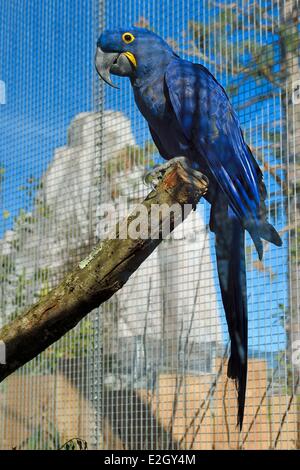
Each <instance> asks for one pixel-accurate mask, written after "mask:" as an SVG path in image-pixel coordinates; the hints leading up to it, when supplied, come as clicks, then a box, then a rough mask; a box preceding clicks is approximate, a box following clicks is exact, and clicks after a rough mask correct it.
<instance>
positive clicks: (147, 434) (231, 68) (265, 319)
mask: <svg viewBox="0 0 300 470" xmlns="http://www.w3.org/2000/svg"><path fill="white" fill-rule="evenodd" d="M0 17H1V23H2V24H3V25H4V27H3V28H2V29H1V31H0V53H1V68H0V126H1V127H0V128H1V133H0V151H1V152H0V185H1V187H0V194H1V223H0V238H1V240H0V260H1V274H0V276H1V295H0V305H1V310H0V326H2V325H4V324H6V323H8V322H9V321H10V320H13V319H14V318H16V316H17V315H19V314H20V313H21V312H22V311H24V309H25V308H26V307H27V306H29V305H31V304H32V303H34V302H36V301H37V300H39V299H40V298H41V297H42V296H44V295H45V294H46V293H48V292H49V291H50V289H51V288H53V287H54V286H55V285H57V283H58V282H59V281H60V280H61V279H62V278H63V276H64V274H65V273H66V272H68V271H70V270H71V269H72V267H74V266H76V264H78V262H79V261H80V260H81V259H83V258H84V257H85V256H86V255H87V254H88V253H89V252H90V251H91V249H92V247H93V246H94V245H95V244H96V243H97V242H98V241H99V240H100V239H101V237H103V220H104V218H105V217H104V215H105V213H104V211H103V208H105V207H106V208H107V207H108V205H109V207H111V208H113V209H114V211H115V213H116V214H118V215H119V216H121V217H122V216H124V215H125V214H126V213H127V212H128V211H130V209H132V208H133V207H134V206H135V205H136V204H137V203H138V202H140V201H141V200H143V198H144V197H145V196H146V195H147V194H148V193H149V191H150V189H149V187H147V186H146V185H145V183H144V178H143V177H144V174H145V171H146V170H149V169H151V168H152V167H153V166H154V165H156V164H157V163H160V162H162V159H161V157H160V156H159V154H158V151H157V149H156V147H155V146H154V144H153V141H152V139H151V136H150V133H149V131H148V127H147V123H146V122H145V121H144V119H143V118H142V117H141V115H140V114H139V112H138V110H137V108H136V105H135V103H134V98H133V94H132V91H131V86H130V82H129V80H127V79H124V78H118V77H114V81H115V83H116V84H118V85H119V87H120V90H115V89H112V88H109V87H105V88H104V87H103V85H102V84H101V83H100V81H99V78H98V76H97V74H96V72H95V70H94V53H95V47H96V42H97V38H98V36H99V34H100V32H101V31H102V30H103V29H115V28H118V27H131V26H132V25H136V26H141V27H146V28H148V29H151V30H153V31H155V32H156V33H158V34H160V35H161V36H162V37H163V38H165V39H166V40H167V41H168V43H169V44H170V45H171V46H172V48H173V49H174V50H176V52H177V53H178V54H179V55H180V56H181V57H183V58H186V59H188V60H191V61H194V62H199V63H202V64H203V65H205V66H206V67H208V68H209V70H210V71H211V72H212V73H213V74H214V75H215V76H216V77H217V79H218V80H219V81H220V83H222V85H223V86H224V87H225V88H226V90H227V92H228V94H229V96H230V99H231V101H232V103H233V105H234V108H235V110H236V111H237V113H238V116H239V119H240V122H241V125H242V128H243V131H244V135H245V139H246V141H247V143H248V144H249V146H250V147H251V149H252V151H253V153H254V154H255V156H256V158H257V160H258V162H259V164H260V166H261V168H262V170H263V171H264V180H265V183H266V186H267V190H268V194H269V198H268V211H269V219H270V220H271V221H272V223H273V224H274V226H275V227H276V228H277V229H278V231H279V232H280V234H281V236H282V238H283V247H282V248H278V247H275V246H273V245H270V244H267V243H266V244H265V246H264V250H265V255H264V259H263V261H259V260H258V258H257V255H256V253H255V250H254V248H253V244H252V242H251V241H250V239H249V238H246V246H247V250H246V257H247V284H248V305H249V374H248V388H247V398H246V408H245V419H244V426H243V431H242V433H239V432H238V429H237V428H236V414H237V405H236V390H235V385H234V383H232V381H231V380H229V379H228V378H227V376H226V368H227V359H228V352H229V340H228V333H227V326H226V321H225V315H224V312H223V307H222V302H221V296H220V291H219V285H218V279H217V274H216V261H215V251H214V235H213V234H212V233H211V232H210V230H209V207H208V205H207V204H206V203H205V202H203V201H202V200H201V201H200V203H199V204H198V207H197V210H196V211H194V212H192V214H191V215H190V216H189V217H188V218H187V220H186V221H185V222H183V224H182V225H180V226H179V227H177V228H176V229H175V231H174V233H173V234H172V235H171V236H170V237H168V238H167V239H166V240H164V241H163V242H162V243H161V244H160V245H159V247H158V248H157V249H156V250H155V251H154V252H153V254H152V255H150V256H149V257H148V259H147V260H146V261H145V262H144V263H143V264H142V265H141V267H140V268H139V269H138V270H137V272H136V273H135V274H134V275H133V276H132V277H131V278H130V280H129V281H128V282H127V284H126V285H125V286H124V287H123V288H122V289H121V290H120V291H119V292H118V293H116V294H115V295H114V296H113V297H112V299H111V300H109V301H108V302H106V303H105V304H103V305H102V306H101V307H100V308H99V309H97V310H96V311H94V312H92V313H91V314H90V315H89V316H88V317H87V318H86V319H85V320H83V321H81V322H80V324H79V325H78V326H77V327H76V328H75V329H73V330H72V331H71V332H69V333H68V334H66V335H65V336H64V337H63V338H62V339H61V340H60V341H58V342H57V343H55V344H54V345H52V346H51V347H49V348H48V349H47V350H46V351H45V352H43V353H42V354H41V355H40V356H38V357H37V358H36V359H34V360H33V361H31V362H30V363H28V364H26V365H25V366H24V367H23V368H22V369H21V370H19V371H17V372H15V373H14V374H13V375H11V376H10V377H8V378H7V379H6V380H5V381H4V382H3V383H2V384H1V385H0V417H1V419H0V448H3V449H9V448H14V447H16V448H18V449H57V448H59V447H61V446H62V445H63V444H64V443H65V442H66V441H68V440H69V439H72V438H75V437H78V438H81V439H83V440H85V441H86V442H87V444H88V448H91V449H93V448H94V449H228V448H231V449H236V448H240V447H242V448H245V449H253V448H256V449H269V448H277V449H295V448H299V446H300V444H299V442H300V436H299V387H298V386H299V350H300V325H299V320H300V313H299V254H298V250H299V239H298V237H299V164H300V162H299V147H300V145H299V144H300V142H299V140H300V73H299V72H300V69H299V67H300V65H299V3H298V0H273V1H267V0H259V1H254V0H238V1H236V2H225V1H224V2H222V1H220V0H215V1H214V0H203V1H201V2H199V1H196V0H173V1H168V0H165V1H163V2H161V1H158V0H153V1H151V2H148V1H138V0H122V2H120V1H118V0H110V1H106V0H102V1H99V0H85V1H83V0H64V1H63V2H61V1H59V0H51V1H44V2H40V1H38V0H32V1H31V2H25V1H22V0H12V1H4V2H1V3H0ZM114 222H115V220H111V221H110V224H114ZM0 359H1V356H0Z"/></svg>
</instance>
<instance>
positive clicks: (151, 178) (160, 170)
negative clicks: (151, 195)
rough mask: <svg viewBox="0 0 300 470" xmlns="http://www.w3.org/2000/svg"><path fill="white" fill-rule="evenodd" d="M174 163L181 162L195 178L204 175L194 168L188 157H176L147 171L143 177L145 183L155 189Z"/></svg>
mask: <svg viewBox="0 0 300 470" xmlns="http://www.w3.org/2000/svg"><path fill="white" fill-rule="evenodd" d="M174 163H180V165H181V166H182V167H183V168H184V169H185V170H186V172H187V173H188V174H190V175H192V176H194V177H195V178H199V176H202V175H201V173H200V172H199V171H197V170H194V169H193V168H192V167H191V165H190V163H189V160H188V159H187V158H186V157H175V158H172V159H171V160H169V161H167V162H166V163H163V164H162V165H157V166H156V167H154V168H153V169H151V170H150V171H147V172H146V173H145V174H144V178H143V180H144V183H145V184H146V185H147V186H150V187H151V188H152V189H155V188H156V186H157V185H158V184H159V182H160V181H161V180H162V178H163V177H164V175H165V173H166V171H167V170H168V169H169V168H171V167H172V166H173V165H174Z"/></svg>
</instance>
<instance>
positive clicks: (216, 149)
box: [165, 59, 260, 223]
mask: <svg viewBox="0 0 300 470" xmlns="http://www.w3.org/2000/svg"><path fill="white" fill-rule="evenodd" d="M165 81H166V85H167V89H168V93H169V98H170V101H171V103H172V106H173V110H174V112H175V114H176V116H177V119H178V121H179V123H180V125H181V128H182V131H183V132H184V134H185V136H186V138H187V139H188V140H189V141H190V142H191V144H192V145H193V146H194V147H195V148H196V150H197V152H198V153H199V155H200V156H201V158H203V159H204V160H205V161H206V164H207V165H208V167H209V169H210V171H211V173H212V174H213V176H214V177H215V179H216V180H217V182H218V184H219V186H220V187H221V189H222V190H223V192H224V193H225V194H226V196H227V198H228V200H229V202H230V205H231V206H232V208H233V210H234V211H235V213H236V214H237V216H238V217H239V219H240V221H241V222H242V223H245V222H246V221H249V219H250V218H251V219H253V220H254V221H255V220H256V219H257V217H258V211H259V202H260V198H259V191H258V182H257V171H256V168H255V167H254V165H253V162H252V155H251V153H250V152H249V148H248V147H247V145H246V143H245V141H244V138H243V134H242V131H241V128H240V125H239V122H238V119H237V116H236V114H235V112H234V110H233V109H232V106H231V104H230V101H229V99H228V97H227V95H226V92H225V90H224V89H223V88H222V86H221V85H220V84H219V83H218V82H217V81H216V80H215V78H214V77H213V75H212V74H211V73H210V72H209V71H208V70H207V69H206V68H205V67H203V66H202V65H200V64H193V63H191V62H188V61H184V60H180V59H175V60H173V61H171V62H170V64H169V66H168V68H167V71H166V74H165Z"/></svg>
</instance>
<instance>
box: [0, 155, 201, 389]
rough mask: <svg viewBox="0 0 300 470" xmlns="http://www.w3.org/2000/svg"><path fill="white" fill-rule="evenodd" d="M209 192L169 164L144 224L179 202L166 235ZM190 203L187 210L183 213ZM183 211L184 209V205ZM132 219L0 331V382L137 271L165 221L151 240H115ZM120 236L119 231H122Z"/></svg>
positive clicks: (146, 204) (158, 238)
mask: <svg viewBox="0 0 300 470" xmlns="http://www.w3.org/2000/svg"><path fill="white" fill-rule="evenodd" d="M207 187H208V181H207V178H206V177H205V176H203V175H201V174H200V173H199V178H198V177H195V174H194V173H192V172H191V173H190V172H188V171H187V170H186V169H184V168H183V167H182V165H181V164H180V163H179V162H174V163H173V164H172V165H171V166H170V168H168V170H167V171H166V172H165V174H164V177H163V178H162V180H161V181H160V182H159V184H158V186H157V187H156V188H155V190H153V191H151V193H150V194H149V195H148V196H147V197H146V199H145V200H144V201H143V203H142V205H143V206H144V208H146V211H147V214H148V221H149V220H150V217H151V208H152V206H153V205H154V204H156V205H157V204H158V205H162V204H165V205H167V206H169V207H171V206H172V205H173V204H175V203H178V204H180V206H181V209H182V214H181V215H180V216H179V215H178V214H176V211H174V213H172V212H171V216H169V214H167V216H168V220H170V229H171V231H172V230H173V229H174V228H175V227H176V226H177V225H179V224H180V223H181V222H182V220H183V219H184V218H185V217H187V215H188V213H189V212H190V210H191V209H192V207H195V205H196V204H197V202H198V201H199V199H200V197H201V196H203V195H204V194H205V193H206V191H207ZM186 204H189V205H190V206H189V207H190V210H189V211H188V210H183V208H184V206H185V205H186ZM185 209H186V206H185ZM136 217H137V213H136V212H134V211H133V212H132V213H131V215H130V216H129V217H128V218H127V219H125V220H123V222H121V223H120V225H118V226H117V231H116V233H117V237H115V238H114V239H109V237H108V239H106V240H104V241H102V242H101V243H100V244H98V246H97V247H96V248H95V249H94V250H93V251H92V253H91V254H90V255H89V256H88V257H87V258H86V259H85V260H83V261H82V262H81V263H80V264H79V266H77V267H75V269H74V270H73V271H72V272H71V273H69V274H67V275H66V277H65V278H64V280H63V281H62V282H61V283H60V284H59V286H58V287H56V288H55V289H53V290H52V291H51V292H50V293H49V294H48V295H47V296H45V297H44V298H42V299H41V300H40V301H39V302H38V303H36V304H35V305H34V306H32V307H30V308H29V309H28V310H27V311H25V313H23V314H22V315H20V316H19V317H17V318H16V319H15V320H14V321H12V322H11V323H9V324H8V325H6V326H4V327H3V328H2V329H1V330H0V341H3V342H4V345H5V350H6V363H5V364H0V382H1V381H2V380H3V379H5V378H6V377H7V376H8V375H10V374H11V373H12V372H14V371H15V370H17V369H18V368H19V367H21V366H22V365H24V364H25V363H26V362H28V361H30V360H31V359H33V358H34V357H36V356H37V355H38V354H40V353H41V352H42V351H44V350H45V349H46V348H47V347H48V346H50V345H51V344H53V343H54V342H55V341H57V340H58V339H60V338H61V337H62V336H63V335H64V334H66V333H67V332H68V331H69V330H71V329H72V328H74V327H75V326H76V325H77V323H78V322H79V321H80V320H81V319H82V318H84V317H85V316H86V315H87V314H88V313H89V312H91V311H92V310H93V309H94V308H96V307H98V306H99V305H101V304H102V303H103V302H105V301H106V300H108V299H109V298H110V297H111V296H112V295H113V294H114V293H115V292H116V291H118V290H119V289H120V288H121V287H122V286H123V285H124V284H125V283H126V282H127V280H128V279H129V277H130V276H131V275H132V274H133V273H134V272H135V271H136V270H137V268H138V267H139V266H140V265H141V264H142V262H143V261H145V259H146V258H147V257H148V256H149V255H150V254H151V253H152V252H153V250H154V249H155V248H156V247H157V246H158V245H159V243H161V241H162V230H163V227H164V223H166V216H162V217H160V218H159V222H158V225H157V227H155V233H156V238H155V239H153V236H152V238H150V237H148V238H147V239H142V238H139V239H132V238H129V237H127V238H126V239H121V237H120V238H118V234H120V233H122V232H121V230H124V228H125V229H127V228H128V227H129V225H130V223H131V222H132V221H133V220H134V219H135V218H136ZM123 233H124V232H123ZM152 234H153V232H152Z"/></svg>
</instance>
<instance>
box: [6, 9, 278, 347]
mask: <svg viewBox="0 0 300 470" xmlns="http://www.w3.org/2000/svg"><path fill="white" fill-rule="evenodd" d="M205 3H206V2H205V1H203V2H198V1H196V0H185V2H183V1H181V0H175V1H171V0H170V1H168V0H165V1H163V2H161V1H158V0H153V1H151V2H148V1H144V0H143V1H137V0H122V1H120V0H111V1H106V2H105V11H104V21H105V27H106V28H115V27H119V26H125V25H129V26H130V25H132V24H134V23H136V22H137V21H138V20H139V19H140V18H141V17H145V18H147V20H149V22H150V24H151V25H155V29H156V31H158V32H160V33H161V34H162V35H163V36H164V37H167V36H171V37H175V38H176V39H177V40H178V41H179V42H180V44H181V45H182V46H184V43H185V41H186V39H185V37H184V36H183V35H182V34H181V32H182V31H183V30H185V29H186V27H187V21H188V19H193V20H195V21H196V20H197V19H200V18H202V19H203V18H205V17H207V13H205V11H204V7H205ZM96 4H98V0H84V1H81V0H64V1H61V0H51V1H50V0H45V1H43V2H41V1H40V0H30V1H25V0H24V1H23V0H11V1H10V2H8V1H7V2H0V19H1V24H2V25H4V27H2V29H1V31H0V55H1V63H0V80H3V81H5V83H6V89H7V103H6V104H5V105H0V129H1V133H0V165H2V166H4V167H5V178H4V182H3V188H2V194H1V198H2V208H3V209H5V210H6V211H8V212H7V213H6V218H3V217H2V220H1V221H0V236H1V235H2V234H3V233H4V231H5V230H6V229H8V228H11V227H12V226H13V219H14V217H15V216H16V215H17V214H18V213H19V210H20V209H21V208H23V209H24V210H30V208H31V207H32V198H29V197H27V196H26V193H25V192H24V191H21V190H20V189H19V188H20V187H21V186H24V185H25V184H26V182H27V180H28V178H31V177H32V176H33V177H35V178H37V179H38V178H40V176H41V175H42V173H43V172H44V171H45V169H46V168H47V166H48V164H49V162H50V161H51V159H52V157H53V151H54V149H55V148H57V147H59V146H62V145H64V144H65V143H66V135H67V128H68V126H69V124H70V121H71V120H72V118H74V116H76V114H78V113H80V112H82V111H89V110H93V109H94V99H93V90H94V80H95V79H97V77H96V74H95V70H94V63H93V57H94V52H95V43H96V39H97V36H98V31H97V22H96V15H95V12H96ZM205 15H206V16H205ZM102 20H103V18H102ZM178 32H180V34H178ZM115 81H116V82H117V83H118V82H119V84H120V88H121V89H120V91H116V90H113V89H108V88H105V93H106V95H105V106H106V107H108V108H110V109H115V110H122V111H123V112H124V113H125V114H126V115H127V116H128V117H129V118H130V119H131V122H132V126H133V131H134V134H135V137H136V140H137V142H138V143H140V144H142V143H143V142H144V140H145V139H147V138H149V134H148V133H147V131H146V130H145V124H144V121H143V120H142V118H141V117H140V115H139V113H138V111H137V109H136V107H135V106H134V103H133V97H132V94H131V90H130V85H129V82H128V81H127V80H121V79H118V78H115ZM249 93H250V95H251V93H255V90H252V92H251V91H250V92H249V91H248V90H247V89H245V88H244V89H243V90H242V89H241V96H239V97H238V100H240V101H242V100H243V99H244V100H245V99H248V97H249V96H248V95H249ZM257 112H258V114H259V109H258V110H257ZM251 117H253V115H252V116H251ZM240 118H241V121H242V123H245V124H246V123H247V120H249V110H248V114H247V112H244V113H243V114H242V113H241V114H240ZM270 187H272V182H271V183H270ZM1 212H2V210H1ZM281 222H282V223H283V220H282V221H281ZM279 228H280V227H279ZM266 264H267V265H268V266H269V267H270V268H272V270H273V271H275V272H276V273H277V277H276V278H275V280H274V282H273V283H270V281H269V277H268V275H266V274H258V273H257V271H254V270H253V271H250V272H249V273H248V291H249V298H250V300H251V302H250V312H249V317H250V345H252V348H253V349H259V350H264V349H266V350H274V349H278V348H282V347H283V346H284V333H283V330H282V328H281V327H279V326H278V325H277V324H276V322H275V320H274V318H272V315H273V314H275V313H276V312H278V304H286V302H287V289H286V283H285V276H286V269H287V266H286V264H287V263H286V251H285V250H284V249H283V250H281V251H278V249H277V248H275V247H274V248H273V247H272V248H270V249H269V250H268V252H267V253H266ZM224 325H225V322H224ZM223 329H224V332H225V331H226V328H225V327H224V328H223ZM266 332H267V334H266Z"/></svg>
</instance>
